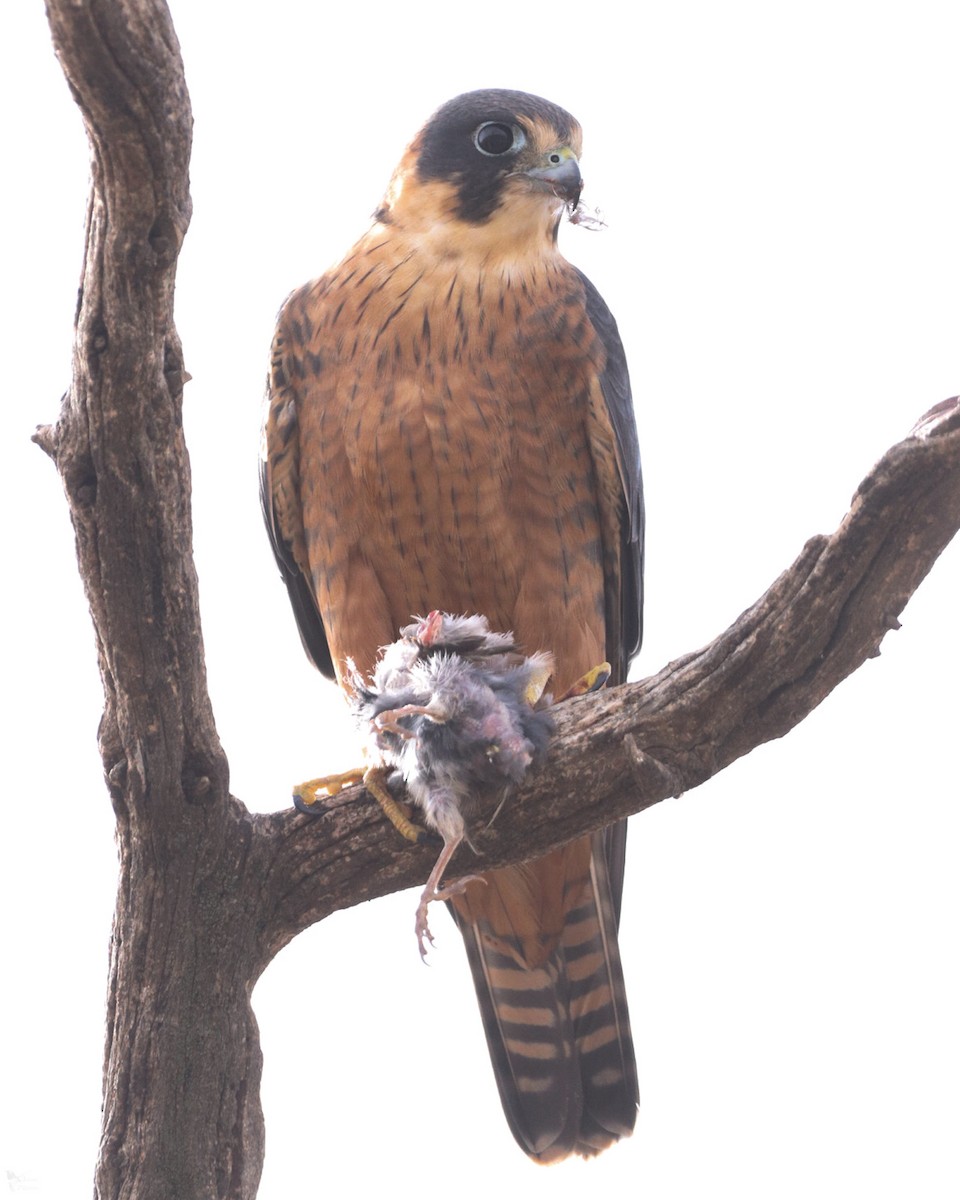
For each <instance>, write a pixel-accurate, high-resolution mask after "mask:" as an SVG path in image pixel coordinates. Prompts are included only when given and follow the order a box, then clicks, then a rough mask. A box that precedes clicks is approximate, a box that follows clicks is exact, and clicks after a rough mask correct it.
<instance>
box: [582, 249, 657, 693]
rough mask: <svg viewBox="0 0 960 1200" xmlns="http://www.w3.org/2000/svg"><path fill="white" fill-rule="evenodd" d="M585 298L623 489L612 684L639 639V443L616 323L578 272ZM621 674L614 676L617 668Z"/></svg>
mask: <svg viewBox="0 0 960 1200" xmlns="http://www.w3.org/2000/svg"><path fill="white" fill-rule="evenodd" d="M577 274H578V275H579V276H580V279H581V282H582V283H583V286H584V290H585V293H586V308H587V316H588V317H589V318H590V322H591V324H592V325H593V327H594V329H595V330H596V331H597V336H598V337H599V338H600V341H601V342H602V344H603V347H604V350H605V351H606V355H607V361H606V366H605V367H604V370H603V374H602V375H601V377H600V387H601V389H602V391H603V397H604V400H606V403H607V412H608V413H609V414H610V423H611V424H612V426H613V432H614V436H615V437H616V441H617V461H618V466H619V467H620V480H621V482H622V484H623V495H624V502H625V504H626V515H627V520H626V522H625V524H624V529H623V540H622V544H621V561H620V572H621V584H620V586H621V597H620V602H621V626H620V628H621V638H622V644H621V645H620V646H611V647H610V649H609V653H610V661H611V663H612V664H613V665H614V671H615V678H614V682H615V683H623V682H624V680H625V679H626V673H627V666H628V665H629V662H630V660H631V659H632V658H633V657H634V656H635V655H636V654H637V652H638V651H639V649H640V642H641V640H642V639H643V527H644V509H643V477H642V474H641V471H640V443H639V440H638V438H637V425H636V420H635V418H634V413H633V394H632V392H631V390H630V375H629V372H628V371H627V357H626V355H625V354H624V351H623V343H622V342H621V341H620V333H619V331H618V330H617V322H616V321H615V320H614V317H613V313H611V311H610V309H609V308H607V305H606V302H605V301H604V299H603V297H602V296H601V295H600V293H599V292H598V291H597V289H596V288H595V287H594V286H593V284H592V283H591V282H590V280H589V279H588V278H587V277H586V275H584V274H583V272H582V271H577ZM618 666H619V668H620V670H619V672H617V667H618Z"/></svg>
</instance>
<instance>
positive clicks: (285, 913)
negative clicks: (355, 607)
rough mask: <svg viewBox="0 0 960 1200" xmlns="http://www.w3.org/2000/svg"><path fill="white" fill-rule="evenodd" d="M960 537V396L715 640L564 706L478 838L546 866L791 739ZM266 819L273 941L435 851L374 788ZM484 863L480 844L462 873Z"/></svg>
mask: <svg viewBox="0 0 960 1200" xmlns="http://www.w3.org/2000/svg"><path fill="white" fill-rule="evenodd" d="M958 528H960V398H958V397H954V398H952V399H950V400H946V401H943V402H942V403H941V404H938V405H937V406H936V407H935V408H934V409H931V410H930V412H929V413H928V414H927V415H926V416H925V417H924V418H922V419H921V421H920V422H918V424H917V425H916V426H915V428H914V430H913V431H912V432H911V434H910V436H909V437H907V438H906V439H905V440H904V441H902V442H900V443H898V444H897V445H896V446H894V447H893V448H892V449H891V450H889V451H888V452H887V453H886V454H885V455H884V456H883V458H882V459H881V460H880V461H879V462H878V463H877V464H876V466H875V467H874V468H873V470H872V471H871V472H870V473H869V475H867V477H866V478H865V479H864V480H863V482H862V483H861V484H860V486H859V488H858V489H857V491H856V494H855V495H854V497H853V501H852V505H851V508H850V511H849V512H848V514H847V516H846V517H845V518H844V520H843V522H842V523H841V525H840V527H839V529H838V530H837V531H836V533H834V534H833V536H832V537H822V536H818V537H814V538H811V539H810V541H809V542H808V543H807V544H806V546H805V547H804V548H803V550H802V551H801V553H800V555H799V557H798V558H797V560H796V562H795V563H794V564H793V565H792V566H791V567H790V568H789V569H788V570H786V571H785V572H784V573H783V574H782V575H781V576H780V577H779V578H778V579H777V580H776V581H775V582H774V583H773V584H772V585H771V587H770V588H769V589H768V591H767V592H766V593H765V594H764V595H763V596H762V597H761V598H760V599H759V600H758V601H757V602H756V604H754V605H753V606H752V607H751V608H749V609H748V610H747V611H746V612H744V613H743V614H742V615H741V616H740V617H739V618H738V619H737V620H736V621H735V622H734V623H733V625H731V626H730V628H729V629H727V630H726V631H725V632H724V633H722V634H721V635H720V636H719V637H718V638H716V639H715V640H714V641H713V642H711V643H710V644H709V645H708V646H705V647H704V648H703V649H702V650H699V651H696V652H695V653H692V654H688V655H686V656H684V657H683V658H680V659H677V661H676V662H673V663H670V664H669V665H668V666H666V667H665V668H664V669H663V670H662V671H660V672H659V673H658V674H657V675H655V676H652V677H651V678H649V679H645V680H643V681H641V682H639V683H634V684H628V685H626V686H624V687H621V688H617V689H615V690H613V691H610V692H607V693H602V694H601V695H599V696H588V697H584V698H583V699H580V700H575V701H572V702H570V703H569V704H565V705H563V706H562V708H558V710H557V717H558V720H557V733H556V736H555V738H554V741H553V745H552V747H551V752H550V756H549V759H548V761H547V762H546V764H545V765H544V766H543V767H542V769H540V770H539V771H538V772H537V773H536V774H535V775H534V776H532V777H531V778H529V779H528V780H527V781H526V782H525V784H524V786H523V788H522V789H521V790H520V791H519V792H518V794H517V795H516V796H515V797H513V798H512V799H511V800H510V801H509V802H508V804H506V805H505V806H504V808H503V810H502V812H501V813H500V814H499V816H498V817H497V821H496V824H495V825H494V826H493V828H492V829H490V830H488V831H487V832H485V833H484V834H482V835H480V836H479V837H478V838H477V843H478V847H479V848H480V849H481V850H482V852H483V856H484V857H483V866H484V867H485V868H490V867H498V866H503V865H506V864H508V863H511V862H518V861H523V860H526V859H530V858H535V857H537V856H538V855H540V854H542V853H544V852H545V851H547V850H549V849H550V848H551V847H553V846H556V845H560V844H562V843H563V842H566V841H569V840H570V839H571V838H574V837H577V836H578V835H580V834H583V833H588V832H590V831H591V830H594V829H598V828H601V827H602V826H604V825H606V824H608V823H609V822H610V821H612V820H614V819H616V818H618V817H623V816H628V815H630V814H632V813H636V812H640V811H641V810H642V809H644V808H649V807H650V806H651V805H652V804H656V803H657V802H658V801H660V800H663V799H665V798H666V797H668V796H678V795H680V794H681V793H683V792H686V791H689V790H690V789H692V788H695V787H697V785H698V784H701V783H703V782H704V781H705V780H707V779H709V778H710V777H711V776H712V775H715V774H716V773H717V772H718V771H720V770H722V769H723V768H724V767H726V766H728V765H729V764H730V763H732V762H734V761H735V760H736V759H738V758H740V757H741V756H742V755H744V754H747V753H749V752H750V751H751V750H752V749H754V748H755V747H756V746H759V745H760V744H761V743H763V742H766V741H770V740H771V739H772V738H777V737H782V736H783V734H785V733H787V732H788V731H789V730H790V729H792V728H793V726H794V725H796V724H797V723H798V722H800V721H802V720H803V718H804V717H806V716H807V715H808V714H809V713H810V712H812V711H813V709H814V708H816V707H817V705H818V704H819V703H820V701H821V700H823V699H824V697H825V696H827V695H828V694H829V693H830V692H831V691H832V690H833V688H834V687H836V685H837V684H838V683H839V682H840V681H841V680H843V679H845V678H846V677H847V676H848V675H849V674H851V673H852V672H853V671H855V670H856V669H857V668H858V667H859V666H860V665H861V664H862V663H863V662H864V661H865V660H866V659H867V658H870V657H873V656H875V655H877V654H878V653H879V646H880V643H881V641H882V640H883V637H884V636H885V634H886V633H888V632H889V631H890V630H891V629H896V628H898V627H899V621H898V619H897V618H898V616H899V614H900V613H901V612H902V610H903V608H904V605H905V604H906V603H907V601H908V600H909V598H910V596H911V595H912V594H913V592H914V591H915V590H916V588H917V587H918V585H919V584H920V582H921V580H922V579H923V578H924V576H925V575H926V574H927V572H928V571H929V570H930V568H931V567H932V566H933V563H934V562H935V561H936V559H937V557H938V555H939V554H940V552H941V551H942V550H943V548H944V547H945V546H946V545H947V543H948V542H949V541H950V539H951V538H952V537H953V535H954V534H955V533H956V531H957V529H958ZM255 820H256V821H257V822H258V825H259V829H260V832H261V834H262V835H263V836H265V837H267V838H268V839H270V840H274V841H275V843H276V846H277V854H276V857H275V858H274V860H273V873H274V878H273V883H272V886H273V891H274V898H275V901H276V912H275V918H274V923H273V925H272V926H271V929H270V937H271V938H272V939H273V940H272V946H273V947H274V948H279V946H280V945H282V944H283V943H284V942H285V941H287V940H289V938H290V937H292V936H293V935H294V934H295V933H297V932H298V931H299V930H300V929H302V928H304V927H305V926H307V925H309V924H311V923H313V922H314V921H316V920H319V919H320V918H321V917H323V916H326V915H328V914H329V913H330V912H332V911H335V910H336V909H339V908H347V907H350V906H351V905H353V904H357V903H359V902H360V901H362V900H368V899H372V898H373V897H375V896H381V895H385V894H386V893H388V892H392V891H395V890H397V889H399V888H402V887H407V886H411V885H413V884H416V883H422V882H423V880H424V879H425V878H426V875H427V873H428V872H429V868H430V865H431V863H432V861H433V859H434V858H435V856H436V852H435V851H434V850H431V849H430V848H429V847H410V846H409V845H407V844H406V843H403V842H401V841H400V840H399V838H398V836H397V835H396V834H395V833H394V832H393V830H392V827H390V826H389V825H388V824H387V823H386V822H385V821H383V820H382V819H381V818H380V816H379V809H378V808H377V806H376V803H375V801H374V800H373V799H372V798H371V797H369V796H367V795H366V794H365V793H364V792H363V790H362V789H361V788H351V789H350V790H349V791H345V792H343V793H342V794H341V795H340V796H337V797H336V798H334V799H333V800H331V801H330V802H329V803H328V805H327V807H326V809H325V811H324V813H323V815H322V817H319V818H317V817H311V816H305V815H301V814H299V813H295V812H293V811H290V812H286V813H280V814H275V815H273V816H269V817H260V818H255ZM469 864H470V851H469V850H466V851H464V852H463V853H462V854H461V855H460V856H459V858H458V859H457V860H456V863H455V866H459V867H460V868H461V869H463V870H465V869H467V867H468V865H469ZM471 869H472V865H471ZM454 874H455V871H454Z"/></svg>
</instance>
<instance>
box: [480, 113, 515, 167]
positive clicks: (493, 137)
mask: <svg viewBox="0 0 960 1200" xmlns="http://www.w3.org/2000/svg"><path fill="white" fill-rule="evenodd" d="M523 141H524V138H523V134H522V133H521V132H520V130H519V129H518V128H517V127H516V126H515V125H504V124H503V122H502V121H485V122H484V124H483V125H481V126H480V128H479V129H478V130H477V132H476V133H475V134H474V135H473V144H474V145H475V146H476V148H477V149H478V150H479V151H480V153H481V154H489V155H490V156H491V157H494V158H495V157H496V156H497V155H499V154H507V153H508V152H509V151H510V150H519V149H520V147H521V146H522V145H523Z"/></svg>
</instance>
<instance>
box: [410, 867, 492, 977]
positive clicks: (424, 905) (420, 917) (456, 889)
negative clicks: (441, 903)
mask: <svg viewBox="0 0 960 1200" xmlns="http://www.w3.org/2000/svg"><path fill="white" fill-rule="evenodd" d="M486 882H487V881H486V880H485V879H484V877H483V876H482V875H464V876H463V878H462V879H455V880H454V881H453V883H448V884H445V885H444V886H443V887H441V888H435V887H434V885H433V883H432V879H431V880H428V881H427V886H426V887H425V888H424V889H423V895H422V896H421V897H420V903H419V904H418V905H417V925H416V930H417V943H418V945H419V946H420V957H421V958H422V959H423V960H424V961H426V958H427V949H428V947H427V946H426V945H425V943H424V939H426V941H428V942H429V943H430V945H431V946H432V945H433V934H432V933H431V932H430V926H429V924H428V923H427V909H428V907H429V906H430V904H432V903H433V901H434V900H452V899H453V897H454V896H462V895H463V893H464V892H465V891H466V890H467V884H468V883H486Z"/></svg>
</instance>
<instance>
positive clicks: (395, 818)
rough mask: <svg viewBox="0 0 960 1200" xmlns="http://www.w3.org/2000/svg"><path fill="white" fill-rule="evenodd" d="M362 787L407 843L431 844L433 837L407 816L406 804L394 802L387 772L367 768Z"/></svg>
mask: <svg viewBox="0 0 960 1200" xmlns="http://www.w3.org/2000/svg"><path fill="white" fill-rule="evenodd" d="M363 786H364V787H365V788H366V789H367V791H368V792H369V793H370V795H371V796H373V798H374V799H375V800H376V802H377V803H378V804H379V805H380V808H381V810H382V811H383V815H384V816H385V817H386V818H387V820H388V821H389V822H390V824H391V825H392V826H393V827H394V829H396V831H397V832H398V833H399V834H401V835H402V836H403V837H405V838H406V839H407V841H408V842H418V843H419V842H432V841H434V840H435V839H434V836H433V834H431V833H428V832H427V830H426V829H424V828H423V827H422V826H420V825H415V824H414V823H413V821H411V820H410V818H409V817H408V816H407V813H409V811H410V809H409V807H408V806H407V805H406V804H401V803H400V802H399V801H398V800H394V798H393V796H391V795H390V789H389V788H388V787H387V772H386V771H384V769H383V768H382V767H369V768H368V769H367V771H366V773H365V774H364V776H363Z"/></svg>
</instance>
